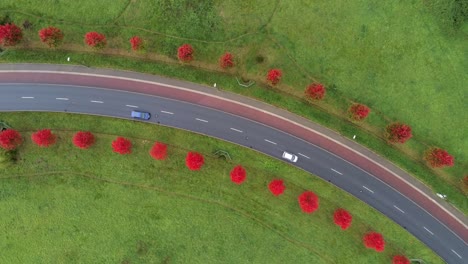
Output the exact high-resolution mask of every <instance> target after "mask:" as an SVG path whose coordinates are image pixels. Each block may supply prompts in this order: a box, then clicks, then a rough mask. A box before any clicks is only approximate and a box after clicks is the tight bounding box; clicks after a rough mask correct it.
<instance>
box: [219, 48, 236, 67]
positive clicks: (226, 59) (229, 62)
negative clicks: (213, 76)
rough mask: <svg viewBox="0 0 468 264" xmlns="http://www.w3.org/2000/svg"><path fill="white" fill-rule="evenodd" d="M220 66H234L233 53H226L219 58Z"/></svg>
mask: <svg viewBox="0 0 468 264" xmlns="http://www.w3.org/2000/svg"><path fill="white" fill-rule="evenodd" d="M219 66H220V67H221V68H223V69H227V68H232V67H234V58H233V56H232V54H231V53H229V52H226V53H224V55H223V56H221V58H219Z"/></svg>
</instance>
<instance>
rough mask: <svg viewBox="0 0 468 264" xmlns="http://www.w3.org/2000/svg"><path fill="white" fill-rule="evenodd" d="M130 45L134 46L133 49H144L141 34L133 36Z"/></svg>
mask: <svg viewBox="0 0 468 264" xmlns="http://www.w3.org/2000/svg"><path fill="white" fill-rule="evenodd" d="M130 45H131V47H132V50H134V51H139V50H142V49H143V39H141V38H140V37H139V36H133V37H131V38H130Z"/></svg>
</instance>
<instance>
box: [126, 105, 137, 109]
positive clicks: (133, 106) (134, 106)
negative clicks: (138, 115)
mask: <svg viewBox="0 0 468 264" xmlns="http://www.w3.org/2000/svg"><path fill="white" fill-rule="evenodd" d="M125 106H128V107H132V108H138V106H136V105H125Z"/></svg>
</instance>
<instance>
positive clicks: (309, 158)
mask: <svg viewBox="0 0 468 264" xmlns="http://www.w3.org/2000/svg"><path fill="white" fill-rule="evenodd" d="M297 154H298V155H301V156H302V157H304V158H306V159H310V158H309V157H307V156H306V155H304V154H302V153H297Z"/></svg>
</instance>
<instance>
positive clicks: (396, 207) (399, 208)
mask: <svg viewBox="0 0 468 264" xmlns="http://www.w3.org/2000/svg"><path fill="white" fill-rule="evenodd" d="M393 207H395V208H396V209H397V210H398V211H400V212H402V213H405V211H403V210H401V209H400V208H399V207H398V206H396V205H394V206H393Z"/></svg>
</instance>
